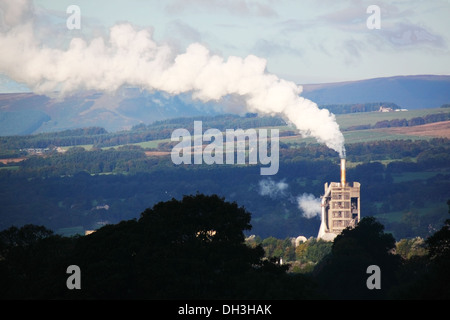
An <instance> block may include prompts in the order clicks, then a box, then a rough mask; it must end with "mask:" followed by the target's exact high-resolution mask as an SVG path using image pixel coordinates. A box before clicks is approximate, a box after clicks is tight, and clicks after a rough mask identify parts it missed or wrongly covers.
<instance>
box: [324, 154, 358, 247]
mask: <svg viewBox="0 0 450 320" xmlns="http://www.w3.org/2000/svg"><path fill="white" fill-rule="evenodd" d="M345 164H346V163H345V158H344V157H343V158H341V182H340V183H339V182H331V183H330V184H328V183H325V185H324V187H325V190H324V191H325V193H324V195H323V196H322V205H321V207H322V215H321V220H322V221H321V224H320V228H319V233H318V235H317V237H318V238H319V239H323V240H326V241H333V240H334V238H335V237H336V236H337V235H338V234H340V233H341V232H342V230H344V229H345V228H347V227H350V228H353V227H355V226H356V224H357V223H358V222H359V220H360V218H361V204H360V188H361V184H360V183H359V182H353V184H351V183H347V180H346V178H345Z"/></svg>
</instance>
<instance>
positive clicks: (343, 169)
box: [341, 158, 346, 187]
mask: <svg viewBox="0 0 450 320" xmlns="http://www.w3.org/2000/svg"><path fill="white" fill-rule="evenodd" d="M345 183H346V181H345V158H341V186H342V187H345Z"/></svg>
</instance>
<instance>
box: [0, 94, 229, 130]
mask: <svg viewBox="0 0 450 320" xmlns="http://www.w3.org/2000/svg"><path fill="white" fill-rule="evenodd" d="M218 109H220V108H218V106H214V105H212V104H202V103H199V102H197V101H194V100H192V99H191V98H190V96H189V95H177V96H170V95H168V94H164V93H161V92H153V93H149V92H146V91H140V90H138V89H123V90H120V92H118V93H116V94H114V95H110V94H103V93H98V92H82V93H78V94H75V95H73V96H70V97H67V98H64V99H60V98H57V97H56V98H49V97H47V96H42V95H37V94H33V93H5V94H0V136H7V135H25V134H32V133H40V132H54V131H62V130H67V129H76V128H85V127H103V128H105V129H106V130H108V131H110V132H113V131H119V130H124V129H130V128H131V127H133V126H135V125H138V124H141V123H144V124H148V123H152V122H154V121H158V120H165V119H171V118H175V117H185V116H205V115H216V114H218V113H220V112H218V111H217V110H218ZM219 111H220V110H219Z"/></svg>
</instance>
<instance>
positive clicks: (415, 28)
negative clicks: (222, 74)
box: [0, 0, 450, 92]
mask: <svg viewBox="0 0 450 320" xmlns="http://www.w3.org/2000/svg"><path fill="white" fill-rule="evenodd" d="M18 2H20V1H18ZM69 5H77V6H78V7H79V8H80V10H81V29H80V30H69V29H67V27H66V24H65V21H66V19H67V18H68V17H69V15H70V14H67V13H66V9H67V7H68V6H69ZM370 5H377V6H378V7H379V8H380V29H369V28H368V27H367V19H368V18H369V17H370V16H371V15H372V14H373V13H367V8H368V7H369V6H370ZM33 10H34V12H35V19H36V20H37V23H38V24H42V25H44V24H45V25H46V26H47V27H48V28H53V29H43V30H53V31H52V32H53V34H54V35H53V34H52V33H51V32H48V31H47V32H45V31H42V30H41V31H40V32H38V33H37V34H36V36H40V37H41V38H40V41H41V42H42V43H44V44H45V45H47V46H49V47H52V46H58V48H61V46H64V45H65V44H64V43H65V42H64V41H58V37H61V38H63V39H70V38H73V37H83V38H85V39H89V38H90V37H98V36H99V35H105V37H106V35H107V34H108V30H109V28H110V27H112V26H113V25H115V24H117V23H122V22H130V23H132V24H133V26H134V27H135V28H136V29H140V28H142V29H150V30H152V32H153V39H154V40H155V41H156V42H159V43H168V44H169V45H170V46H171V47H173V48H175V49H174V50H176V51H178V52H184V51H185V50H186V48H187V47H188V45H189V44H191V43H194V42H199V43H201V44H202V45H204V46H205V47H207V48H209V50H210V51H211V52H212V53H214V54H218V55H220V56H222V57H224V58H225V59H226V58H227V57H229V56H238V57H242V58H245V57H246V56H248V55H250V54H253V55H256V56H258V57H260V58H264V59H266V60H267V70H268V72H270V73H273V74H276V75H277V76H278V77H280V78H283V79H286V80H291V81H294V82H296V83H298V84H306V83H320V82H335V81H348V80H358V79H368V78H375V77H384V76H395V75H414V74H446V75H448V74H450V32H449V31H450V18H449V17H450V0H442V1H439V0H438V1H422V0H413V1H406V0H399V1H374V0H370V1H350V0H349V1H334V0H324V1H314V0H306V1H298V0H297V1H293V0H258V1H257V0H230V1H221V0H170V1H161V0H150V1H145V0H126V1H122V0H115V1H92V0H57V1H56V0H35V1H34V2H33ZM371 21H372V20H371ZM49 26H50V27H49ZM55 30H56V31H55ZM0 31H1V30H0ZM66 45H67V44H66ZM0 47H1V43H0ZM62 49H64V48H62ZM0 72H1V70H0ZM18 89H23V86H20V85H19V84H17V83H15V82H12V81H11V79H10V78H8V77H6V76H4V75H3V76H0V92H10V91H14V90H18Z"/></svg>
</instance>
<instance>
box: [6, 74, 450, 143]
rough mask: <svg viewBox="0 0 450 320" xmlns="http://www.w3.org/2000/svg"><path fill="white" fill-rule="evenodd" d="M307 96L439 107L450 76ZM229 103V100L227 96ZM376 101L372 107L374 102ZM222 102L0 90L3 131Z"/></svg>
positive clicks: (335, 87) (311, 88) (323, 88)
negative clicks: (62, 95)
mask: <svg viewBox="0 0 450 320" xmlns="http://www.w3.org/2000/svg"><path fill="white" fill-rule="evenodd" d="M303 96H305V97H306V98H309V99H311V100H312V101H314V102H316V103H317V104H318V105H319V106H320V107H325V108H328V109H330V111H331V112H333V113H335V114H339V113H349V112H367V111H373V110H372V109H373V108H375V109H378V108H379V105H380V104H382V105H384V106H390V107H392V108H394V109H396V108H407V109H421V108H436V107H440V106H442V105H444V104H448V103H450V76H408V77H391V78H377V79H369V80H361V81H353V82H342V83H329V84H314V85H305V86H304V92H303ZM225 103H227V102H225ZM370 107H372V108H370ZM223 109H224V108H223V105H222V103H212V102H211V103H207V104H204V103H201V102H199V101H196V100H193V99H192V98H191V97H190V95H189V94H184V95H177V96H171V95H169V94H165V93H161V92H147V91H141V90H139V89H134V88H125V89H122V90H120V91H119V92H117V93H116V94H113V95H111V94H103V93H99V92H81V93H78V94H75V95H73V96H71V97H67V98H64V99H60V98H58V97H55V98H50V97H47V96H42V95H37V94H33V93H7V94H6V93H5V94H0V136H8V135H26V134H33V133H40V132H54V131H62V130H67V129H76V128H86V127H102V128H105V129H106V130H107V131H109V132H115V131H120V130H124V129H130V128H131V127H133V126H136V125H139V124H149V123H153V122H155V121H161V120H166V119H172V118H179V117H193V116H214V115H217V114H221V113H223Z"/></svg>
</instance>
